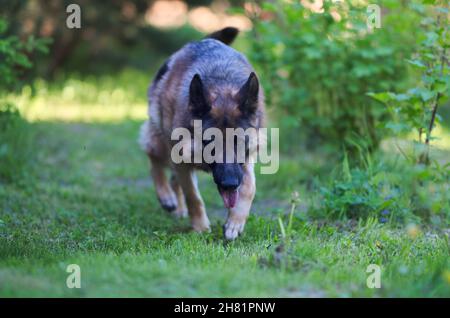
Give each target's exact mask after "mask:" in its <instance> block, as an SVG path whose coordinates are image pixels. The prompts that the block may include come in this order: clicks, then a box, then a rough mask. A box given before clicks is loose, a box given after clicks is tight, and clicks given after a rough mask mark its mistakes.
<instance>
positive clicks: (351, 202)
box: [313, 155, 450, 225]
mask: <svg viewBox="0 0 450 318" xmlns="http://www.w3.org/2000/svg"><path fill="white" fill-rule="evenodd" d="M331 180H332V181H330V182H329V184H326V185H324V186H322V187H321V188H320V196H319V200H318V201H317V202H318V203H317V204H316V206H315V208H314V209H313V210H314V211H313V215H315V216H321V217H331V218H342V217H344V218H356V219H358V218H369V217H375V218H378V220H379V221H380V222H381V223H386V222H406V221H409V220H414V221H416V222H417V221H420V219H422V220H423V221H427V222H428V221H431V222H432V223H439V224H442V223H443V224H445V225H448V224H450V213H449V211H450V191H449V190H450V187H449V184H450V183H449V181H450V164H447V166H440V165H439V164H437V163H435V164H434V165H432V166H425V165H410V164H406V163H405V162H403V161H398V162H396V163H390V162H387V161H383V160H381V159H378V160H372V159H371V157H370V155H367V156H366V159H365V160H364V163H363V164H362V165H360V166H359V167H357V166H355V167H350V165H349V161H348V160H347V157H345V159H344V161H343V163H342V165H341V167H340V169H339V170H338V171H337V172H335V174H334V175H333V176H332V177H331Z"/></svg>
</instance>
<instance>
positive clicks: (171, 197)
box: [158, 191, 178, 212]
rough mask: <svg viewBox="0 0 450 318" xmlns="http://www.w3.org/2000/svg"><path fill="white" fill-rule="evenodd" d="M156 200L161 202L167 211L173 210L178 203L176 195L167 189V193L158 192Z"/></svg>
mask: <svg viewBox="0 0 450 318" xmlns="http://www.w3.org/2000/svg"><path fill="white" fill-rule="evenodd" d="M158 200H159V203H160V204H161V207H162V208H163V209H164V210H166V211H167V212H172V211H175V210H176V208H177V205H178V201H177V197H176V196H175V194H174V193H170V192H169V191H167V193H164V195H162V194H158Z"/></svg>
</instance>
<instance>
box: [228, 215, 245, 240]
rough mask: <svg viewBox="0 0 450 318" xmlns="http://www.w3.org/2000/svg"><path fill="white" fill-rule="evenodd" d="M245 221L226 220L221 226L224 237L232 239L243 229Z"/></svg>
mask: <svg viewBox="0 0 450 318" xmlns="http://www.w3.org/2000/svg"><path fill="white" fill-rule="evenodd" d="M244 226H245V221H235V220H228V221H227V223H225V225H224V226H223V235H224V236H225V239H227V240H229V241H232V240H234V239H236V238H237V237H238V236H239V235H240V234H241V233H242V232H243V231H244Z"/></svg>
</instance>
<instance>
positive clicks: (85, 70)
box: [0, 0, 240, 79]
mask: <svg viewBox="0 0 450 318" xmlns="http://www.w3.org/2000/svg"><path fill="white" fill-rule="evenodd" d="M154 2H155V1H154V0H134V1H131V0H115V1H88V0H79V1H76V2H74V1H72V0H64V1H59V0H50V1H47V0H36V1H30V0H28V1H27V0H19V1H12V2H11V1H3V0H2V1H1V2H0V8H1V9H0V12H1V13H0V16H1V17H2V18H5V19H6V21H7V22H8V23H9V28H8V30H9V31H8V32H9V35H11V34H14V35H18V36H19V37H20V38H22V39H26V38H28V37H29V36H34V37H36V38H39V37H48V38H51V39H52V44H51V45H50V47H49V49H50V52H49V54H47V55H43V54H40V55H34V56H30V58H31V59H32V60H33V62H34V64H35V65H36V66H35V70H34V72H35V73H34V74H29V77H30V78H31V77H32V76H35V75H39V76H44V77H46V78H48V79H51V78H55V76H56V75H57V74H58V73H77V74H83V75H85V74H105V73H111V72H113V73H114V72H117V71H120V70H121V69H123V68H124V67H132V68H136V69H141V70H142V69H144V70H145V69H148V68H150V67H151V66H152V65H154V64H155V63H156V64H157V63H159V62H160V60H161V59H162V58H163V57H165V56H167V55H169V54H171V53H173V52H174V51H175V50H176V49H178V48H179V47H180V46H181V45H183V44H184V43H186V42H188V41H190V40H193V39H198V38H201V37H202V36H203V35H202V34H200V33H199V32H198V31H196V30H194V29H193V28H192V27H190V26H188V25H185V26H183V27H180V28H177V29H168V30H163V29H158V28H155V27H152V26H150V25H149V24H148V23H147V22H146V21H145V14H146V12H147V11H148V10H149V9H150V8H151V6H152V5H153V4H154ZM211 2H212V1H211V0H197V1H186V4H187V6H188V7H189V8H192V7H196V6H201V5H210V4H211ZM238 2H239V3H240V1H238ZM72 3H76V4H78V5H79V6H80V8H81V22H82V25H81V28H80V29H69V28H68V27H67V26H66V19H67V17H68V16H69V15H70V13H67V12H66V8H67V6H68V5H70V4H72ZM234 3H235V2H233V4H234ZM236 3H237V2H236Z"/></svg>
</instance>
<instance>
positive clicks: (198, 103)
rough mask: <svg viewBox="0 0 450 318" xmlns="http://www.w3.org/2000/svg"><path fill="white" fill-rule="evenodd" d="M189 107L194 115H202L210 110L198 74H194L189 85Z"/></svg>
mask: <svg viewBox="0 0 450 318" xmlns="http://www.w3.org/2000/svg"><path fill="white" fill-rule="evenodd" d="M189 109H190V111H191V112H192V115H194V116H195V117H199V118H201V117H203V116H204V115H206V114H207V113H208V112H209V111H210V110H211V106H210V105H209V103H208V101H207V100H206V97H205V89H204V87H203V82H202V79H201V78H200V75H198V74H195V75H194V77H193V78H192V81H191V85H190V87H189Z"/></svg>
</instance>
